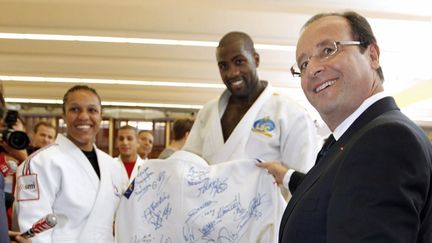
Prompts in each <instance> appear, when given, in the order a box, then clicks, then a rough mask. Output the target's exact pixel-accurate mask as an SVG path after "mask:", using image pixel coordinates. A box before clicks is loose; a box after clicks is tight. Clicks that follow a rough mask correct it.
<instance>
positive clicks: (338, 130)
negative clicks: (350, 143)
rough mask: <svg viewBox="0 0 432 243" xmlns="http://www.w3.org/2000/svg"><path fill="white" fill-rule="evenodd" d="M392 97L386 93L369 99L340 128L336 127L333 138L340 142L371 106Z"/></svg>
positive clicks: (377, 94)
mask: <svg viewBox="0 0 432 243" xmlns="http://www.w3.org/2000/svg"><path fill="white" fill-rule="evenodd" d="M388 96H390V95H389V94H387V93H386V92H384V91H383V92H379V93H376V94H374V95H372V96H371V97H369V98H367V99H366V100H364V101H363V103H362V104H361V105H360V106H359V107H358V108H357V110H355V111H354V112H353V113H352V114H351V115H350V116H348V117H347V118H346V119H345V120H344V121H343V122H342V123H341V124H339V126H337V127H336V129H335V130H334V131H333V136H334V137H335V140H338V139H339V138H340V137H342V135H343V134H344V133H345V132H346V130H348V128H349V127H350V126H351V125H352V124H353V123H354V121H355V120H356V119H357V118H358V117H359V116H360V115H361V114H362V113H363V112H364V111H365V110H366V109H367V108H369V106H371V105H372V104H373V103H375V102H377V101H378V100H380V99H382V98H384V97H388Z"/></svg>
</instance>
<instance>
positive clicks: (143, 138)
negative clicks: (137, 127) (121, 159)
mask: <svg viewBox="0 0 432 243" xmlns="http://www.w3.org/2000/svg"><path fill="white" fill-rule="evenodd" d="M153 140H154V138H153V134H152V133H151V132H150V131H145V130H143V131H140V132H139V133H138V144H139V147H138V155H139V156H140V157H141V159H143V160H146V159H148V156H149V155H150V153H151V151H152V149H153Z"/></svg>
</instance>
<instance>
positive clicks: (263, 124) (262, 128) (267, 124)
mask: <svg viewBox="0 0 432 243" xmlns="http://www.w3.org/2000/svg"><path fill="white" fill-rule="evenodd" d="M275 127H276V125H275V123H274V122H273V121H272V120H271V119H270V116H266V117H264V118H261V119H258V120H256V121H255V122H254V124H253V128H252V131H253V132H256V133H259V134H262V135H264V136H267V137H270V138H271V137H273V135H272V134H271V132H272V131H273V130H274V129H275Z"/></svg>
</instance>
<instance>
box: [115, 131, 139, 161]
mask: <svg viewBox="0 0 432 243" xmlns="http://www.w3.org/2000/svg"><path fill="white" fill-rule="evenodd" d="M117 145H118V149H119V152H120V157H121V159H122V161H125V160H127V161H135V160H136V159H137V153H138V139H137V134H136V131H135V130H134V129H129V128H124V129H119V130H118V133H117Z"/></svg>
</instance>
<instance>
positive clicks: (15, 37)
mask: <svg viewBox="0 0 432 243" xmlns="http://www.w3.org/2000/svg"><path fill="white" fill-rule="evenodd" d="M0 39H12V40H48V41H81V42H106V43H130V44H146V45H173V46H198V47H216V46H217V45H218V42H214V41H194V40H171V39H152V38H131V37H109V36H85V35H55V34H22V33H0ZM255 47H256V48H257V49H260V50H279V51H294V50H295V47H294V46H285V45H268V44H256V45H255Z"/></svg>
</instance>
